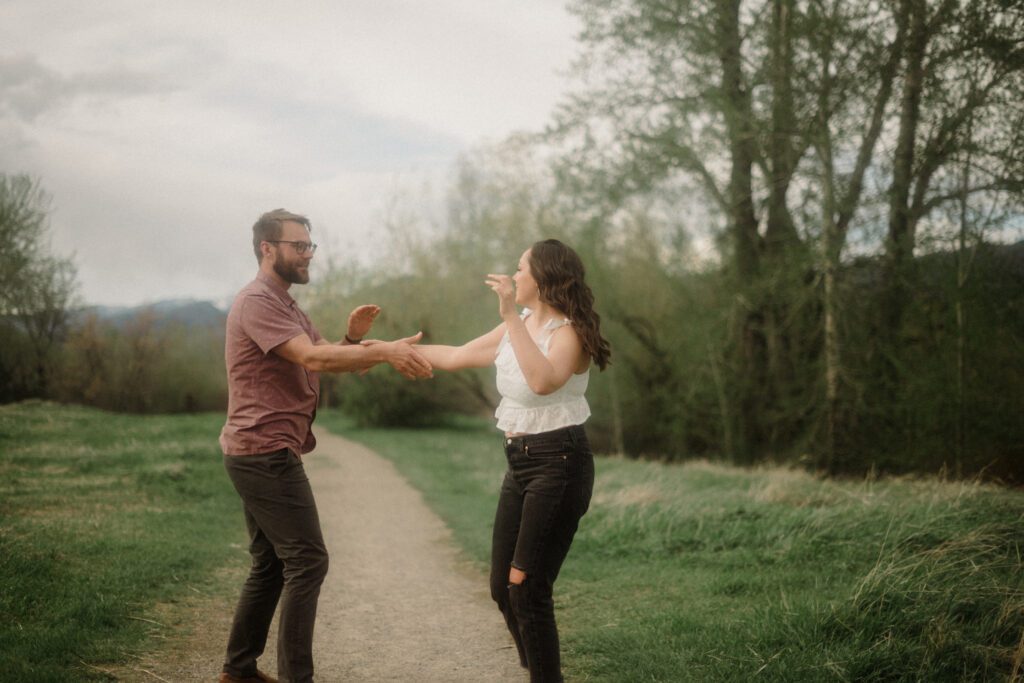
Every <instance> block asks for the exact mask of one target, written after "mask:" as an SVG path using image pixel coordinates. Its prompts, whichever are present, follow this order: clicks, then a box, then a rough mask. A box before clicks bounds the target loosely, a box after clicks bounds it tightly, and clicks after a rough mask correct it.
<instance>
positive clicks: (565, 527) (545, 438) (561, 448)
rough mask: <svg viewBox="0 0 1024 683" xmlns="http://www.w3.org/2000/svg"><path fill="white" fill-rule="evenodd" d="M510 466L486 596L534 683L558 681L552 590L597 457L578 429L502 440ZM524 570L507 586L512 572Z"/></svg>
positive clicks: (589, 487) (497, 515)
mask: <svg viewBox="0 0 1024 683" xmlns="http://www.w3.org/2000/svg"><path fill="white" fill-rule="evenodd" d="M504 445H505V456H506V458H507V460H508V470H507V471H506V473H505V479H504V481H503V482H502V486H501V495H500V497H499V499H498V509H497V512H496V513H495V518H494V533H493V538H492V545H491V577H490V578H491V596H492V597H493V598H494V601H495V602H496V603H497V604H498V608H499V609H500V610H501V612H502V614H503V615H504V617H505V623H506V624H507V625H508V628H509V632H510V633H511V634H512V638H513V640H514V641H515V643H516V647H517V649H518V651H519V659H520V663H521V664H522V665H523V666H524V667H527V668H528V669H529V671H530V680H531V681H532V682H533V683H537V682H547V681H561V680H562V674H561V657H560V653H559V646H558V628H557V626H556V624H555V613H554V601H553V599H552V587H553V586H554V583H555V579H556V578H557V577H558V572H559V570H560V569H561V568H562V562H563V561H564V560H565V557H566V555H567V554H568V552H569V547H570V546H571V545H572V539H573V537H574V536H575V534H576V529H577V527H578V526H579V521H580V518H581V517H582V516H583V514H584V513H585V512H586V511H587V508H588V507H589V505H590V496H591V493H592V491H593V488H594V458H593V455H592V454H591V451H590V444H589V443H588V442H587V436H586V433H585V432H584V430H583V427H582V426H573V427H565V428H563V429H557V430H554V431H550V432H543V433H540V434H531V435H528V436H521V437H513V438H506V439H504ZM511 567H515V568H516V569H519V570H520V571H522V572H524V573H525V574H526V579H525V580H524V581H523V582H522V583H521V584H518V585H513V584H510V582H509V569H510V568H511Z"/></svg>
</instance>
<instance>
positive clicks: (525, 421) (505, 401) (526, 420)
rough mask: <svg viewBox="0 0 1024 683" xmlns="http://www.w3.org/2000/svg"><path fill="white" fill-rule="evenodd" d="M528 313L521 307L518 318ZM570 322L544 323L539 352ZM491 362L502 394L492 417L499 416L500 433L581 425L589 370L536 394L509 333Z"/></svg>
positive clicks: (585, 415)
mask: <svg viewBox="0 0 1024 683" xmlns="http://www.w3.org/2000/svg"><path fill="white" fill-rule="evenodd" d="M531 312H532V311H530V309H528V308H526V309H523V313H522V315H521V316H520V317H521V318H522V319H523V320H525V319H526V318H527V317H528V316H529V315H530V313H531ZM569 324H571V323H570V321H569V320H567V319H563V320H551V321H549V322H548V323H547V324H546V325H545V326H544V331H545V332H546V334H545V336H544V338H543V339H542V340H540V341H539V342H537V346H538V347H540V351H541V353H543V354H544V355H545V356H547V355H548V344H549V343H551V337H552V335H554V333H555V330H557V329H558V328H559V327H562V326H563V325H569ZM494 364H495V366H497V369H498V393H499V394H501V403H500V404H498V409H497V410H496V411H494V417H496V418H498V429H500V430H502V431H503V432H508V433H515V434H538V433H540V432H548V431H551V430H552V429H560V428H562V427H570V426H572V425H578V424H583V422H584V421H586V419H587V418H588V417H590V405H588V404H587V399H586V398H585V397H584V396H583V394H584V392H586V390H587V384H588V382H589V381H590V370H589V369H587V371H586V372H584V373H583V374H581V375H577V374H573V375H572V376H570V377H569V381H567V382H566V383H565V384H564V385H562V386H561V387H560V388H559V389H558V390H556V391H553V392H551V393H550V394H548V395H546V396H542V395H540V394H535V393H534V392H533V390H532V389H530V387H529V385H528V384H527V383H526V377H525V376H524V375H523V371H522V370H521V369H520V367H519V361H517V360H516V354H515V351H514V350H513V348H512V344H511V343H510V342H509V338H508V332H505V336H504V337H502V339H501V342H500V343H499V344H498V351H497V354H496V355H495V358H494Z"/></svg>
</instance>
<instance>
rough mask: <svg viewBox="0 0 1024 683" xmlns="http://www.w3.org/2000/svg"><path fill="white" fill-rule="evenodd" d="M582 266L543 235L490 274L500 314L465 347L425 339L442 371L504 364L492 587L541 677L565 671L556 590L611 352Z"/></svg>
mask: <svg viewBox="0 0 1024 683" xmlns="http://www.w3.org/2000/svg"><path fill="white" fill-rule="evenodd" d="M583 276H584V270H583V263H582V262H581V261H580V258H579V256H578V255H577V254H576V252H574V251H573V250H572V249H570V248H569V247H567V246H566V245H565V244H562V243H561V242H559V241H558V240H545V241H543V242H537V243H536V244H534V245H533V246H532V247H531V248H530V249H528V250H527V251H526V252H525V253H524V254H523V255H522V257H521V258H520V259H519V268H518V269H517V271H516V274H515V275H514V276H512V277H509V276H507V275H488V276H487V281H486V282H487V284H488V285H489V286H490V288H491V289H492V290H494V291H495V292H496V293H497V295H498V301H499V311H500V313H501V318H502V321H503V322H502V323H501V324H500V325H498V326H497V327H495V328H494V329H493V330H491V331H490V332H488V333H487V334H485V335H483V336H482V337H478V338H476V339H474V340H473V341H471V342H468V343H466V344H464V345H462V346H458V347H454V346H432V345H422V346H417V347H416V348H417V350H418V351H419V352H420V353H421V354H422V355H423V356H424V357H426V358H427V360H428V361H430V363H431V364H432V365H433V366H434V368H435V369H437V370H458V369H461V368H476V367H486V366H488V365H490V364H491V363H495V364H496V366H497V382H498V392H499V393H500V394H501V396H502V399H501V404H500V405H499V406H498V410H497V411H496V412H495V417H497V418H498V428H499V429H501V430H503V431H504V432H505V440H504V445H505V456H506V458H507V460H508V470H507V472H506V473H505V479H504V482H503V483H502V486H501V495H500V497H499V499H498V510H497V513H496V515H495V518H494V535H493V540H492V546H491V596H492V597H493V598H494V600H495V602H497V603H498V607H499V609H501V612H502V614H503V615H504V616H505V622H506V623H507V624H508V628H509V631H511V633H512V638H513V639H514V640H515V643H516V647H517V648H518V650H519V660H520V662H521V663H522V665H523V666H524V667H527V668H528V669H529V671H530V680H531V681H534V682H536V681H545V682H546V681H561V680H562V673H561V665H560V659H559V649H558V629H557V628H556V626H555V614H554V602H553V601H552V598H551V591H552V585H553V584H554V582H555V578H556V577H557V576H558V571H559V569H560V568H561V566H562V562H563V560H565V556H566V554H567V553H568V552H569V546H570V544H571V543H572V539H573V536H574V535H575V533H576V527H577V525H578V524H579V520H580V517H582V516H583V513H585V512H586V511H587V507H588V506H589V504H590V494H591V491H592V489H593V485H594V460H593V455H592V454H591V452H590V446H589V444H588V443H587V436H586V434H585V433H584V431H583V426H582V425H583V422H584V421H585V420H586V419H587V418H588V417H589V416H590V407H589V406H588V405H587V400H586V398H584V395H583V394H584V391H585V390H586V388H587V380H588V377H589V374H590V363H591V362H594V363H596V364H597V365H598V367H600V368H601V369H602V370H603V369H604V368H605V366H606V365H607V364H608V359H609V356H610V353H611V352H610V349H609V347H608V342H606V341H605V340H604V339H603V338H602V337H601V329H600V317H599V316H598V315H597V313H595V312H594V310H593V300H594V297H593V294H592V293H591V291H590V287H588V286H587V284H586V283H585V282H584V280H583ZM513 285H514V286H513ZM517 305H518V306H522V307H523V308H524V310H523V312H522V314H520V313H519V312H518V311H517V309H516V306H517Z"/></svg>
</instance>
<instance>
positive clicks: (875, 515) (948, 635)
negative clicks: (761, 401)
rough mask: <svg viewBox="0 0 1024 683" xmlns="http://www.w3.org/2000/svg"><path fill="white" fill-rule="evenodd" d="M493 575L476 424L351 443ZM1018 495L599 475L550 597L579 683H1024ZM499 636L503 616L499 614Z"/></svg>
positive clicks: (1023, 532) (691, 472)
mask: <svg viewBox="0 0 1024 683" xmlns="http://www.w3.org/2000/svg"><path fill="white" fill-rule="evenodd" d="M319 419H320V421H321V423H322V424H326V425H327V426H328V427H329V428H332V429H334V430H336V431H339V432H340V433H343V434H345V435H346V436H348V437H350V438H353V439H356V440H358V441H360V442H363V443H365V444H367V445H369V446H370V447H372V448H374V449H375V450H377V451H378V452H379V453H381V454H383V455H385V456H387V457H389V458H390V459H392V460H393V461H394V462H395V463H396V465H397V466H398V468H399V469H400V471H401V472H402V473H403V474H404V475H405V476H406V477H407V478H408V479H409V480H410V481H411V482H412V483H413V484H414V485H415V486H417V487H418V488H420V489H421V490H422V491H423V493H424V496H425V498H426V500H427V502H428V503H429V504H430V505H431V506H432V507H433V508H434V509H435V510H436V511H437V512H438V513H439V514H440V515H441V516H442V517H443V518H444V519H445V521H446V522H447V523H448V524H449V525H450V526H451V527H452V529H453V531H454V534H455V538H456V539H457V541H458V542H459V543H461V544H462V546H463V547H464V548H465V550H466V552H467V554H468V555H469V557H471V558H473V559H474V560H475V561H477V562H479V563H481V565H483V564H484V563H486V561H487V557H488V543H489V539H490V528H491V519H492V515H493V508H494V504H495V501H496V497H497V491H498V485H499V482H500V478H501V473H502V471H503V470H504V461H503V455H502V452H501V448H500V438H499V436H498V435H497V433H496V432H495V430H494V429H493V427H491V426H488V425H484V424H483V423H476V424H475V426H473V425H467V424H463V425H461V426H460V427H459V428H450V429H436V430H404V431H403V430H387V431H375V430H362V429H355V428H354V427H353V426H352V424H351V423H350V422H348V421H346V420H345V419H344V418H343V417H341V416H339V415H337V414H336V413H330V412H328V413H327V414H321V416H320V418H319ZM1022 548H1024V494H1022V493H1021V492H1020V491H1009V490H1003V489H999V488H995V487H989V486H982V485H977V484H974V483H953V482H942V481H938V480H934V479H933V480H916V481H915V480H883V481H847V482H837V481H829V480H821V479H817V478H814V477H812V476H810V475H807V474H805V473H802V472H796V471H791V470H785V469H779V468H775V469H767V468H766V469H756V470H741V469H734V468H728V467H724V466H718V465H712V464H708V463H703V462H695V463H690V464H685V465H664V464H660V463H650V462H636V461H627V460H624V459H616V458H599V459H598V461H597V480H596V483H595V490H594V500H593V503H592V506H591V510H590V512H589V513H588V514H587V516H586V517H584V519H583V522H582V524H581V527H580V531H579V533H578V535H577V537H576V541H575V543H574V547H573V550H572V552H571V553H570V554H569V558H568V560H567V561H566V564H565V567H564V568H563V572H562V576H561V578H560V579H559V583H558V586H557V589H556V600H557V605H558V614H559V622H560V625H561V630H562V641H563V651H564V660H565V669H566V674H567V676H568V677H570V678H571V679H572V680H583V681H752V680H765V681H960V680H968V681H969V680H977V681H998V680H1009V679H1010V678H1011V676H1012V675H1013V673H1014V672H1015V671H1016V672H1017V675H1020V674H1021V673H1022V669H1021V665H1022V662H1021V658H1022V656H1024V651H1022V650H1024V647H1022V646H1024V641H1022V636H1024V562H1022V558H1021V550H1022ZM496 617H497V614H496Z"/></svg>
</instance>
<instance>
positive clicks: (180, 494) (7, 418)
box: [0, 402, 245, 683]
mask: <svg viewBox="0 0 1024 683" xmlns="http://www.w3.org/2000/svg"><path fill="white" fill-rule="evenodd" d="M223 419H224V418H223V415H222V414H206V415H195V416H154V417H140V416H129V415H117V414H112V413H107V412H103V411H99V410H94V409H88V408H79V407H67V406H59V405H56V404H49V403H39V402H33V403H22V404H16V405H8V406H3V407H0V614H2V615H3V619H0V680H4V681H8V680H9V681H19V682H22V681H24V682H34V681H38V682H44V681H54V682H58V681H60V682H62V683H63V682H67V681H89V680H105V679H106V678H107V677H106V676H105V675H104V674H103V673H102V672H100V671H98V670H97V669H95V668H90V666H99V667H101V668H102V666H103V665H104V664H106V663H116V662H124V661H125V660H126V658H127V657H128V656H129V655H130V654H131V653H132V652H133V651H136V650H137V649H138V648H140V647H143V646H145V645H146V644H147V642H148V641H147V639H152V638H153V637H159V631H160V628H159V626H157V625H156V624H154V623H153V622H154V621H157V619H155V618H154V617H155V616H156V615H155V613H154V609H155V607H156V606H157V603H162V604H164V605H166V603H168V602H174V601H176V600H179V599H181V598H183V597H184V596H185V595H188V594H189V593H188V591H200V592H205V591H207V590H208V589H210V587H211V585H212V583H214V572H215V571H216V570H217V569H218V568H220V567H222V566H224V565H226V564H228V562H229V558H232V557H237V556H238V555H239V554H240V553H244V546H241V544H244V543H245V538H244V528H243V526H242V525H241V516H240V514H239V502H238V497H237V495H236V494H235V493H234V491H233V490H232V488H231V484H230V482H229V481H228V479H227V477H226V476H225V475H224V472H223V465H222V464H221V455H220V450H219V448H218V446H217V435H218V433H219V430H220V427H221V425H222V424H223ZM147 620H148V621H147Z"/></svg>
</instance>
